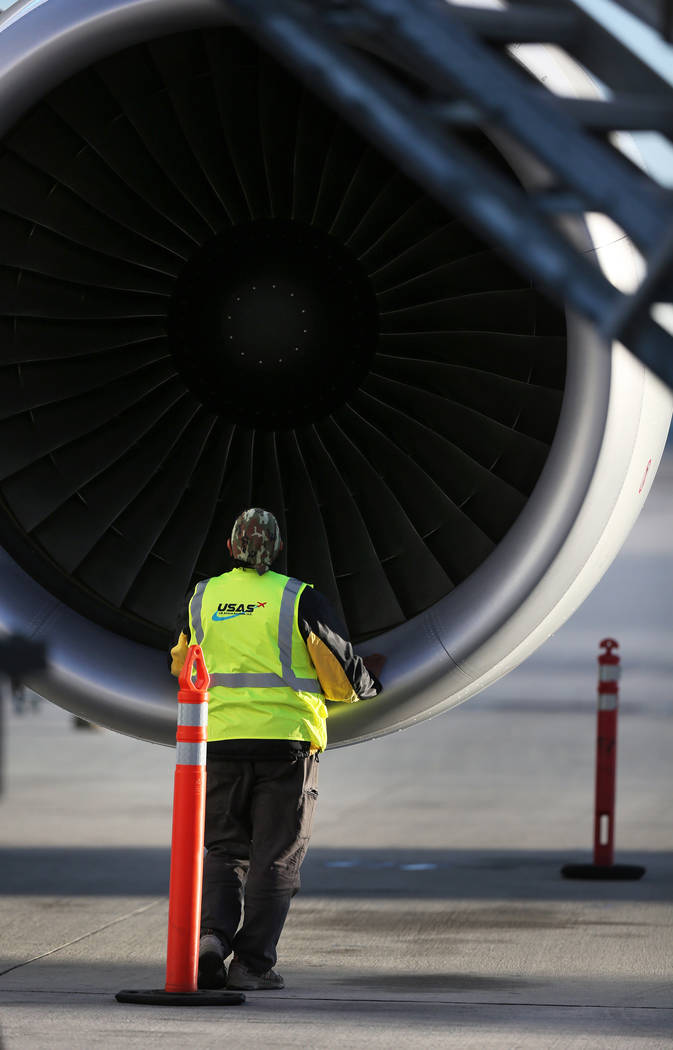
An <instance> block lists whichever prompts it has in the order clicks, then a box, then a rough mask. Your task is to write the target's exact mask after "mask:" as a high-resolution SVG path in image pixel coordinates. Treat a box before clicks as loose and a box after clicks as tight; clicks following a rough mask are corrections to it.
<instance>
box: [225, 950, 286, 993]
mask: <svg viewBox="0 0 673 1050" xmlns="http://www.w3.org/2000/svg"><path fill="white" fill-rule="evenodd" d="M284 987H285V981H284V980H283V978H282V977H281V976H280V974H279V973H276V971H275V970H267V971H266V972H265V973H253V972H252V970H249V969H248V967H247V966H245V965H244V963H242V962H241V960H240V959H237V958H236V956H234V958H233V959H232V962H231V966H230V967H229V977H228V978H227V988H236V989H237V990H240V991H242V992H258V991H260V990H261V989H263V988H284Z"/></svg>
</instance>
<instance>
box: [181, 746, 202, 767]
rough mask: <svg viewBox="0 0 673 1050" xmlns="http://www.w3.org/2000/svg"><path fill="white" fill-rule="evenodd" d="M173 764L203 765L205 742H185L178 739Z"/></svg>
mask: <svg viewBox="0 0 673 1050" xmlns="http://www.w3.org/2000/svg"><path fill="white" fill-rule="evenodd" d="M175 751H176V756H175V764H176V765H178V766H205V764H206V742H205V740H203V741H200V742H199V743H196V744H194V743H185V742H184V741H181V740H179V741H178V743H177V745H176V749H175Z"/></svg>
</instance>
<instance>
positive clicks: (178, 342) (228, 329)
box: [169, 220, 379, 430]
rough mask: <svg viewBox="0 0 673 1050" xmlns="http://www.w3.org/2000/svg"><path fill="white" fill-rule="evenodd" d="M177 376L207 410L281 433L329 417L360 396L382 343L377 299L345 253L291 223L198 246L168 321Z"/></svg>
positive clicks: (272, 223) (249, 226)
mask: <svg viewBox="0 0 673 1050" xmlns="http://www.w3.org/2000/svg"><path fill="white" fill-rule="evenodd" d="M169 326H170V327H169V333H170V341H171V350H172V353H173V358H174V360H175V362H176V365H177V367H178V368H179V370H180V373H181V375H182V376H183V378H184V380H185V382H186V383H187V385H188V386H189V387H190V389H191V390H192V391H193V392H194V393H195V394H196V395H197V397H199V399H200V400H201V402H202V403H203V404H204V405H206V406H207V407H208V408H210V409H212V410H213V411H216V412H218V413H219V414H221V415H223V416H225V417H226V418H227V419H229V420H232V421H235V422H237V423H240V424H242V425H244V426H249V427H255V428H262V429H266V430H279V429H285V428H290V427H296V426H302V425H303V424H305V423H310V422H315V421H316V420H318V419H322V418H324V417H325V416H327V415H329V414H330V413H331V412H332V411H333V410H334V409H335V408H338V407H339V406H340V405H341V404H343V403H344V402H345V401H346V400H347V399H348V397H349V396H350V395H351V394H352V393H353V392H354V391H355V390H356V389H357V388H358V386H359V385H360V383H361V382H362V380H363V379H364V377H365V376H366V374H367V372H368V371H369V368H370V366H371V361H372V358H373V356H374V354H375V352H376V343H377V338H378V328H379V319H378V309H377V304H376V297H375V295H374V291H373V288H372V286H371V283H370V281H369V278H368V276H367V274H366V273H365V271H364V269H363V268H362V266H361V265H360V263H359V262H358V260H357V258H356V257H355V255H353V253H352V252H350V251H349V249H348V248H347V246H345V245H344V244H342V243H341V242H340V241H337V240H336V239H335V238H333V237H330V236H329V234H326V233H324V232H323V231H322V230H318V229H315V228H314V227H312V226H309V225H307V224H305V223H300V222H295V221H292V220H266V221H257V222H251V223H245V224H242V225H239V226H235V227H233V228H232V229H230V230H228V231H226V232H225V233H220V234H218V235H216V236H215V237H213V238H212V239H211V240H209V241H208V242H206V244H204V245H203V246H202V247H200V248H199V249H198V250H197V251H196V252H195V254H194V255H193V256H192V258H191V259H190V260H189V261H188V263H187V265H186V266H185V269H184V271H183V273H182V274H181V276H180V278H179V280H178V282H177V286H176V290H175V293H174V296H173V299H172V305H171V310H170V315H169Z"/></svg>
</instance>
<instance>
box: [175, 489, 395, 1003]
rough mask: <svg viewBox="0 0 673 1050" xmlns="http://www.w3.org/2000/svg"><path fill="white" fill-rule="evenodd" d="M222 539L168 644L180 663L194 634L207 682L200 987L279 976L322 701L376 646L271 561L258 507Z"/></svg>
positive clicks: (354, 682)
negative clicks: (365, 650)
mask: <svg viewBox="0 0 673 1050" xmlns="http://www.w3.org/2000/svg"><path fill="white" fill-rule="evenodd" d="M227 547H228V550H229V553H230V555H231V556H232V558H233V559H234V568H233V569H231V570H230V571H228V572H225V573H223V574H222V575H221V576H214V577H212V578H211V579H208V580H203V581H202V582H201V583H199V584H198V586H197V587H196V588H195V590H194V592H193V594H192V596H191V598H190V599H189V601H188V603H187V604H186V605H185V609H184V611H183V613H182V614H181V616H180V620H179V622H178V628H179V638H178V642H177V644H176V645H175V646H174V648H173V649H172V650H171V659H172V663H171V672H172V673H173V674H175V675H178V674H179V673H180V671H181V669H182V666H183V664H184V661H185V657H186V653H187V648H188V645H194V644H198V645H200V646H201V648H202V650H203V654H204V658H205V662H206V667H207V668H208V671H209V673H210V683H211V684H210V703H209V711H208V752H207V778H206V783H207V788H206V819H205V836H204V838H205V846H206V850H207V854H206V858H205V863H204V877H203V903H202V911H201V941H200V946H199V987H200V988H221V987H224V985H225V984H226V985H227V987H229V988H236V989H243V990H257V989H262V988H282V987H283V986H284V982H283V978H282V977H281V976H280V974H278V973H276V972H275V971H274V969H273V967H274V965H275V963H276V958H277V953H276V945H277V943H278V939H279V937H280V934H281V931H282V929H283V925H284V923H285V919H286V917H287V913H288V910H289V907H290V901H291V899H292V897H293V896H294V895H295V893H296V892H297V890H298V889H299V868H300V866H301V863H302V861H303V859H304V855H305V853H306V849H307V847H308V842H309V838H310V835H311V825H312V821H313V813H314V809H315V803H316V799H317V795H318V791H317V785H318V761H319V755H320V752H321V751H323V750H324V748H325V745H326V743H327V733H326V718H327V709H326V707H325V703H324V701H325V699H330V700H343V701H346V702H351V703H352V702H354V701H356V700H360V699H367V698H370V697H374V696H376V695H377V694H378V693H379V692H380V691H381V685H380V683H379V681H378V678H377V675H378V674H379V673H380V670H381V667H382V664H383V657H382V656H379V655H378V654H376V655H373V656H371V657H368V658H367V661H366V664H365V661H363V660H362V659H361V658H360V657H359V656H356V655H355V653H354V651H353V648H352V646H351V644H350V641H349V640H348V633H347V630H346V628H345V626H344V624H343V623H342V622H341V619H340V617H339V616H338V615H337V614H336V613H335V611H334V609H333V608H332V607H331V605H330V603H329V602H328V601H327V599H326V598H324V597H323V595H321V594H320V593H319V592H318V591H316V590H314V588H313V587H311V586H309V585H307V584H305V583H302V582H300V581H299V580H296V579H292V578H288V577H287V576H283V575H281V574H280V573H276V572H272V571H271V570H270V568H269V566H270V565H271V564H272V563H273V561H274V560H275V558H276V557H277V556H278V554H279V553H280V551H281V550H282V548H283V543H282V540H281V536H280V530H279V528H278V522H277V521H276V519H275V517H274V516H273V514H271V513H270V512H269V511H266V510H262V509H260V508H258V507H251V508H250V509H248V510H245V511H244V512H243V513H242V514H240V515H239V517H238V518H237V519H236V521H235V522H234V526H233V529H232V533H231V537H230V539H229V540H227ZM243 904H245V910H244V919H243V924H242V925H240V922H241V914H242V912H243ZM239 925H240V929H239ZM232 952H233V955H234V957H233V960H232V962H231V964H230V966H229V972H228V974H227V972H226V968H225V963H226V960H227V959H228V957H229V955H230V954H231V953H232Z"/></svg>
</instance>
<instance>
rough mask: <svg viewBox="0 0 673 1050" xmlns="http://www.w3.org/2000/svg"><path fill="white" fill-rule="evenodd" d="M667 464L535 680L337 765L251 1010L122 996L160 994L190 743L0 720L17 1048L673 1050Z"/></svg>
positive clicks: (520, 675) (537, 663)
mask: <svg viewBox="0 0 673 1050" xmlns="http://www.w3.org/2000/svg"><path fill="white" fill-rule="evenodd" d="M672 520H673V457H669V458H668V459H667V460H666V462H665V464H664V466H663V468H662V470H661V471H660V474H659V475H658V477H657V479H656V482H655V487H654V491H653V493H652V496H651V497H650V500H649V501H648V503H647V504H646V508H645V511H644V513H643V515H642V516H641V519H640V521H639V522H638V524H637V526H636V529H635V530H634V532H633V533H632V534H631V536H630V538H629V540H628V541H627V544H626V546H625V548H624V550H623V551H622V553H621V554H620V556H619V558H618V560H617V562H616V563H615V564H614V566H613V567H612V568H611V569H610V570H609V572H608V574H607V576H606V577H605V579H604V580H603V581H602V583H601V584H600V585H599V587H598V588H597V590H596V591H595V592H594V594H593V595H592V596H591V597H590V598H589V600H588V601H587V602H586V603H585V605H584V606H583V607H582V608H581V609H580V610H579V611H578V612H577V613H576V614H575V616H574V617H573V618H572V620H571V621H570V622H569V623H568V624H567V625H566V626H565V627H564V628H563V629H562V630H561V631H559V632H558V634H557V635H556V636H555V637H554V638H553V639H551V640H550V641H549V642H548V643H547V644H546V645H545V646H544V647H543V648H542V649H541V650H540V651H539V652H538V653H537V654H536V655H535V656H533V657H532V658H531V659H530V660H529V661H528V662H527V663H526V664H525V665H524V666H523V667H522V668H520V669H519V670H517V671H515V672H513V673H512V674H511V675H509V676H508V677H507V678H505V679H503V680H502V681H501V682H499V683H497V684H496V685H495V686H493V687H492V688H491V689H490V690H488V691H487V692H486V693H483V694H482V695H481V696H480V697H477V698H475V699H473V700H471V701H469V702H468V703H467V704H465V705H464V706H462V707H461V708H459V709H457V710H455V711H451V712H448V713H447V714H445V715H442V716H440V717H438V718H436V719H434V720H432V721H431V722H427V723H425V724H423V725H421V726H419V727H417V728H415V729H412V730H407V731H406V732H404V733H400V734H395V735H393V736H390V737H386V738H384V739H382V740H379V741H374V742H371V743H369V744H363V745H358V746H357V747H353V748H346V749H342V750H338V751H334V752H329V753H328V754H326V755H325V756H324V757H323V759H322V761H321V785H320V794H321V797H320V805H319V811H318V817H317V820H316V827H315V832H314V836H313V842H312V847H311V850H310V852H309V856H308V858H307V860H306V863H305V865H304V869H303V890H302V893H301V894H300V895H299V896H298V897H297V898H296V900H295V902H294V904H293V907H292V911H291V913H290V918H289V920H288V923H287V926H286V929H285V932H284V934H283V937H282V939H281V943H280V955H279V963H278V969H279V970H280V972H282V973H283V975H284V977H285V980H286V988H285V990H283V991H278V992H257V993H254V992H251V993H248V997H247V1002H246V1003H245V1005H243V1006H236V1007H228V1008H212V1009H206V1008H198V1009H190V1008H183V1009H178V1008H169V1007H150V1006H147V1007H143V1006H123V1005H120V1004H118V1003H116V1002H115V999H114V995H115V993H116V992H117V991H118V990H120V989H121V988H137V989H141V988H160V987H162V985H163V980H164V972H163V968H164V963H165V942H166V916H167V887H168V871H169V859H170V858H169V843H170V825H171V798H172V776H173V762H174V754H173V752H172V750H170V749H166V748H161V747H158V746H153V745H150V744H146V743H142V742H139V741H135V740H131V739H128V738H125V737H121V736H117V735H115V734H113V733H109V732H107V731H102V730H98V731H96V730H91V731H88V730H76V729H74V727H73V724H72V719H71V717H70V716H69V715H67V714H66V713H64V712H62V711H59V710H58V709H57V708H55V707H53V706H52V705H50V704H47V703H43V704H42V705H41V706H40V707H39V708H38V709H37V710H32V709H30V708H28V709H26V710H25V711H24V712H23V713H16V712H15V711H13V710H7V712H6V714H7V718H6V730H7V731H6V741H5V757H6V762H5V791H4V795H3V797H2V799H1V800H0V826H1V831H0V918H1V925H0V956H1V958H0V1007H1V1014H0V1048H1V1050H66V1048H67V1050H90V1048H93V1047H101V1048H103V1050H108V1048H109V1050H122V1048H123V1050H134V1048H136V1047H138V1048H140V1047H142V1048H143V1050H152V1048H155V1047H156V1048H157V1050H159V1048H161V1050H173V1048H176V1050H177V1048H181V1050H182V1048H183V1047H184V1046H187V1045H188V1046H190V1047H193V1048H194V1050H201V1048H204V1050H205V1048H211V1047H212V1048H216V1047H217V1048H219V1047H221V1046H239V1047H245V1048H257V1047H260V1048H261V1047H264V1048H266V1047H273V1048H285V1047H287V1048H290V1047H291V1048H293V1050H295V1048H297V1047H302V1048H313V1047H321V1048H322V1047H324V1048H327V1050H341V1048H344V1050H345V1048H348V1050H354V1048H372V1050H374V1048H376V1050H378V1048H381V1050H389V1048H391V1047H396V1046H398V1045H402V1046H404V1047H405V1048H409V1050H416V1048H418V1050H420V1048H423V1050H427V1048H434V1047H437V1048H439V1047H441V1048H447V1050H454V1048H455V1050H458V1048H460V1050H490V1048H494V1050H495V1048H497V1050H552V1048H554V1050H580V1048H582V1050H621V1048H624V1050H627V1048H628V1050H633V1048H637V1050H650V1048H655V1047H656V1048H658V1047H669V1048H670V1047H673V975H672V970H673V963H672V958H673V909H672V907H671V902H672V900H673V833H672V831H671V813H672V812H673V719H672V718H671V715H672V714H673V685H672V683H673V676H672V674H671V672H672V671H673V652H672V650H671V640H672V638H673V597H672V595H671V588H670V582H671V580H672V579H673V573H672V571H671V570H672V569H673V530H672V529H671V527H670V523H671V521H672ZM606 635H612V636H614V637H616V638H617V639H618V640H619V641H620V643H621V653H622V660H623V666H624V674H623V678H622V686H621V713H620V727H619V734H620V739H619V754H618V801H617V830H616V860H617V861H619V862H621V863H636V864H643V865H644V866H645V867H646V868H647V872H646V874H645V876H644V878H643V879H642V880H640V881H637V882H576V881H567V880H564V879H563V878H562V877H561V875H560V868H561V866H562V865H563V864H565V863H568V862H580V861H582V862H583V861H589V860H590V847H591V839H592V809H593V771H594V748H595V689H596V663H595V660H596V653H597V645H598V642H599V641H600V639H601V638H602V637H604V636H606Z"/></svg>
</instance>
